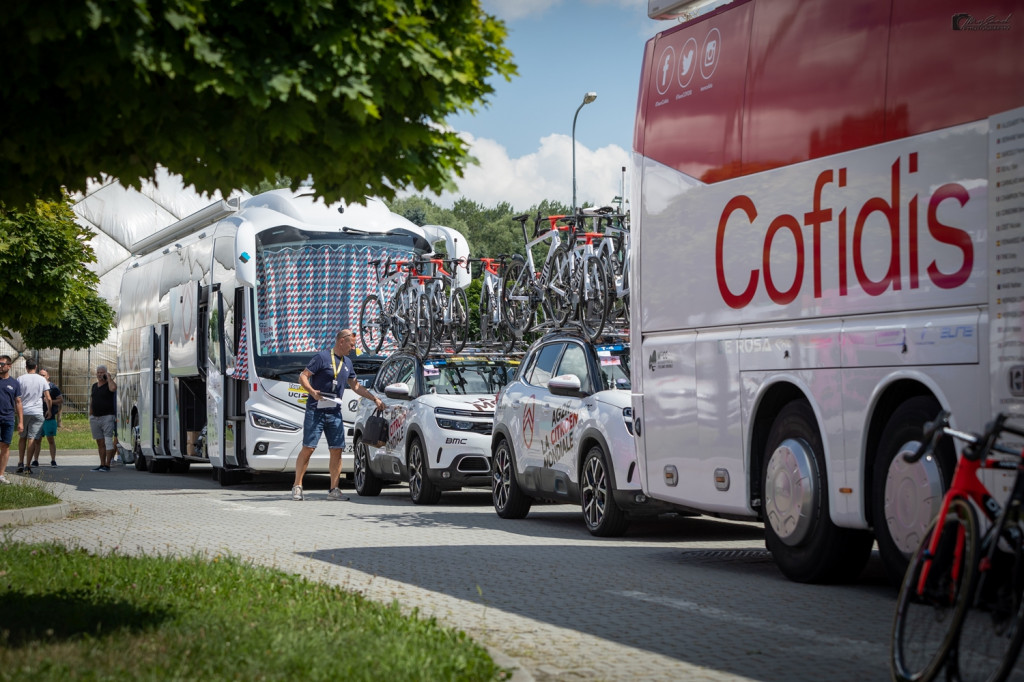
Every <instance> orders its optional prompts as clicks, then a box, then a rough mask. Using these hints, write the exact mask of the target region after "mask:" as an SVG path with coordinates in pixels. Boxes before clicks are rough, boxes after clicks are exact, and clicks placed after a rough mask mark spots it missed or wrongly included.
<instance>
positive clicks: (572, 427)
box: [542, 341, 593, 482]
mask: <svg viewBox="0 0 1024 682" xmlns="http://www.w3.org/2000/svg"><path fill="white" fill-rule="evenodd" d="M564 375H570V376H574V377H576V378H578V379H579V380H580V393H579V395H572V396H567V395H555V394H554V393H552V392H551V391H550V390H548V391H545V393H544V402H545V404H544V406H543V409H542V412H543V414H544V415H545V419H546V423H547V424H548V426H547V427H546V438H545V439H544V441H543V443H542V448H543V453H542V457H543V460H544V466H546V467H548V468H551V469H553V470H555V471H559V472H562V473H564V474H565V475H566V476H567V477H568V478H569V480H570V481H573V482H578V481H579V472H578V471H577V469H578V466H577V457H576V455H577V450H578V449H579V442H580V432H581V431H582V429H583V424H584V422H585V420H586V414H587V409H588V405H587V401H588V400H591V399H590V398H589V396H591V395H592V394H593V388H592V377H591V376H590V364H589V362H588V360H587V350H586V349H585V348H584V347H583V345H582V344H580V343H577V342H575V341H567V342H566V343H565V348H564V349H563V350H562V352H561V354H560V355H559V358H558V363H557V364H556V365H555V368H554V371H553V373H552V377H560V376H564ZM591 402H592V400H591Z"/></svg>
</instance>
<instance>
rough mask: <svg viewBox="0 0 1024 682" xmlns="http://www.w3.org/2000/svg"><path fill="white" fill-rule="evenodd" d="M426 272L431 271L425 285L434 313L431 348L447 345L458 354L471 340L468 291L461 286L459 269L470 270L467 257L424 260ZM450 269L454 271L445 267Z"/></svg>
mask: <svg viewBox="0 0 1024 682" xmlns="http://www.w3.org/2000/svg"><path fill="white" fill-rule="evenodd" d="M422 263H423V265H424V268H423V269H424V270H427V269H429V270H431V271H432V278H431V279H430V280H429V281H428V282H427V283H426V293H427V296H428V297H429V299H430V306H431V312H432V314H433V320H432V326H433V333H432V334H431V343H430V347H431V348H444V347H445V346H447V347H448V348H450V349H451V350H452V351H453V352H455V353H458V352H459V351H460V350H462V348H463V346H465V345H466V340H467V339H468V338H469V299H468V298H467V297H466V290H465V289H464V288H462V287H460V286H459V285H458V271H459V268H465V269H466V271H467V272H468V271H469V263H468V262H467V261H466V259H464V258H424V259H423V261H422ZM446 267H448V268H451V271H449V270H446V269H445V268H446Z"/></svg>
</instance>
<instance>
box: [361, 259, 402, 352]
mask: <svg viewBox="0 0 1024 682" xmlns="http://www.w3.org/2000/svg"><path fill="white" fill-rule="evenodd" d="M367 263H368V265H369V266H370V267H372V268H373V274H374V278H375V289H374V291H373V292H372V293H369V294H367V295H366V296H365V297H363V302H362V304H361V305H360V306H359V343H360V345H362V347H363V350H364V351H366V352H367V353H371V354H374V355H376V354H377V353H380V351H381V348H383V347H384V346H385V343H386V340H387V336H388V334H391V336H392V337H393V338H394V339H395V343H396V344H397V346H398V347H402V346H405V344H406V342H407V341H408V336H409V334H408V325H407V323H406V321H405V318H404V317H402V316H401V315H398V312H397V303H398V290H399V289H400V287H401V285H402V284H403V283H404V282H405V279H406V274H405V271H404V268H405V266H406V264H407V263H408V261H405V260H396V261H393V260H391V259H390V258H386V259H382V258H377V259H374V260H370V261H368V262H367Z"/></svg>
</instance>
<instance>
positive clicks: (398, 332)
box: [391, 282, 415, 348]
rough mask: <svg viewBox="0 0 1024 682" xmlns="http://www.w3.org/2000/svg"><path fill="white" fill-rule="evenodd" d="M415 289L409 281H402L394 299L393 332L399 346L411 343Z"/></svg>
mask: <svg viewBox="0 0 1024 682" xmlns="http://www.w3.org/2000/svg"><path fill="white" fill-rule="evenodd" d="M414 295H415V290H414V289H413V288H412V287H411V286H410V285H409V283H408V282H402V284H401V286H399V287H398V290H397V291H396V292H395V297H394V299H393V301H394V303H393V307H394V313H393V315H392V316H391V334H392V336H394V337H395V343H397V344H398V347H399V348H405V347H406V346H408V345H409V340H410V335H409V330H410V329H411V327H410V326H409V320H410V318H411V317H412V315H413V312H414V311H413V302H414Z"/></svg>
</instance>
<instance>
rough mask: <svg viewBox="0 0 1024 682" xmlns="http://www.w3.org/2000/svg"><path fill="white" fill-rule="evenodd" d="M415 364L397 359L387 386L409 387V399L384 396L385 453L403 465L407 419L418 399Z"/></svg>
mask: <svg viewBox="0 0 1024 682" xmlns="http://www.w3.org/2000/svg"><path fill="white" fill-rule="evenodd" d="M417 364H418V363H417V362H416V360H415V359H414V358H412V357H410V356H402V357H400V358H397V359H396V360H395V363H394V367H395V369H394V372H393V373H392V375H391V376H390V377H388V378H389V379H390V381H388V384H396V383H403V384H405V385H407V386H408V387H409V399H397V398H388V397H387V396H386V395H385V396H384V398H383V400H384V404H385V405H386V406H387V407H386V408H385V410H384V417H385V419H387V420H388V442H387V444H386V445H385V446H384V450H385V452H386V453H387V454H388V455H389V456H391V457H395V458H397V459H398V460H399V461H401V462H402V463H403V464H404V463H405V443H406V435H407V434H408V432H409V417H410V415H411V413H412V411H413V409H414V408H415V401H416V398H417V397H418V387H419V385H420V382H419V381H418V378H419V377H417V376H416V367H417Z"/></svg>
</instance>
